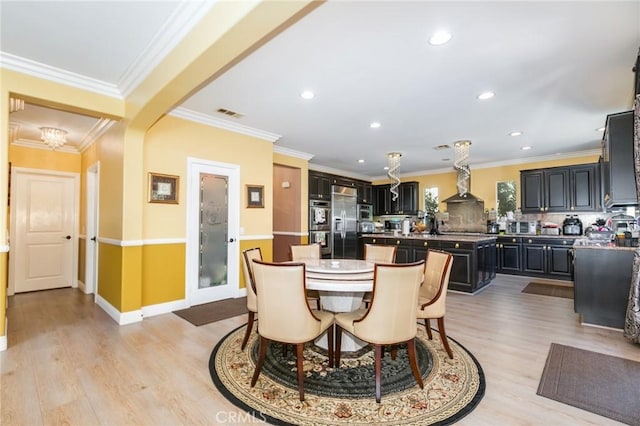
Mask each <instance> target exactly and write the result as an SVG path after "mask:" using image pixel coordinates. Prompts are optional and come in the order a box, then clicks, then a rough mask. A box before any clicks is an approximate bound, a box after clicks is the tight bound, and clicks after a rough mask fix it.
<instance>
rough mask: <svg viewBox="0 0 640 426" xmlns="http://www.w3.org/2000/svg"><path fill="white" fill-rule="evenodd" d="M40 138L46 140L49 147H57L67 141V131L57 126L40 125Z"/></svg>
mask: <svg viewBox="0 0 640 426" xmlns="http://www.w3.org/2000/svg"><path fill="white" fill-rule="evenodd" d="M40 132H41V133H40V139H42V140H43V141H44V143H46V144H47V145H49V148H51V149H57V148H60V147H61V146H62V145H64V144H65V142H67V131H66V130H62V129H56V128H55V127H40Z"/></svg>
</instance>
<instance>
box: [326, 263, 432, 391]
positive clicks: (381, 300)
mask: <svg viewBox="0 0 640 426" xmlns="http://www.w3.org/2000/svg"><path fill="white" fill-rule="evenodd" d="M423 273H424V260H420V261H418V262H414V263H402V264H381V263H378V264H376V266H375V268H374V273H373V299H372V300H371V304H370V305H369V308H368V309H359V310H357V311H353V312H344V313H339V314H336V316H335V323H336V337H335V345H336V347H335V349H334V354H335V355H334V356H335V365H336V367H338V368H339V367H340V345H341V343H342V330H345V331H348V332H349V333H351V334H353V335H354V336H355V337H357V338H359V339H360V340H364V341H365V342H367V343H369V344H371V345H373V347H374V351H375V381H376V389H375V391H376V402H380V393H381V391H380V386H381V384H380V382H381V369H382V352H383V346H386V345H397V344H400V343H406V344H407V352H408V354H409V364H410V366H411V370H412V371H413V376H414V377H415V379H416V382H417V383H418V386H420V388H421V389H422V388H423V384H422V377H421V376H420V372H419V371H418V362H417V359H416V348H415V337H416V333H417V330H418V326H417V323H416V317H415V314H414V312H413V309H414V308H413V307H414V306H415V305H416V303H417V302H418V292H419V289H420V283H421V282H422V276H423Z"/></svg>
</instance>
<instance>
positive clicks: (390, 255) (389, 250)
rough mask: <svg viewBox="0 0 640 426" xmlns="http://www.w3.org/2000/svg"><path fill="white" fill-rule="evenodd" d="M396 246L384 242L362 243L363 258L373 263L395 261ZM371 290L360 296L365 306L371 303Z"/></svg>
mask: <svg viewBox="0 0 640 426" xmlns="http://www.w3.org/2000/svg"><path fill="white" fill-rule="evenodd" d="M397 251H398V246H391V245H384V244H365V245H364V260H366V261H368V262H373V263H395V262H396V252H397ZM371 296H372V294H371V292H370V291H368V292H366V293H365V294H364V296H363V297H362V301H363V302H364V306H365V307H369V303H371Z"/></svg>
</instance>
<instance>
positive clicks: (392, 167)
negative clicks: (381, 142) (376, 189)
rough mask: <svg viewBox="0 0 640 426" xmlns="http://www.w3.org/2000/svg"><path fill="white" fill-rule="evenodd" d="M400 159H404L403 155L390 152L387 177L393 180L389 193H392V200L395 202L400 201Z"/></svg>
mask: <svg viewBox="0 0 640 426" xmlns="http://www.w3.org/2000/svg"><path fill="white" fill-rule="evenodd" d="M400 157H402V154H400V153H399V152H390V153H388V154H387V164H389V170H387V176H389V179H391V180H392V182H391V188H390V189H389V191H390V192H391V200H393V201H395V200H397V199H398V187H399V186H400V178H399V177H398V173H399V172H400Z"/></svg>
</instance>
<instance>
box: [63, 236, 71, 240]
mask: <svg viewBox="0 0 640 426" xmlns="http://www.w3.org/2000/svg"><path fill="white" fill-rule="evenodd" d="M62 238H64V239H66V240H70V239H71V235H67V236H66V237H62Z"/></svg>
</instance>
